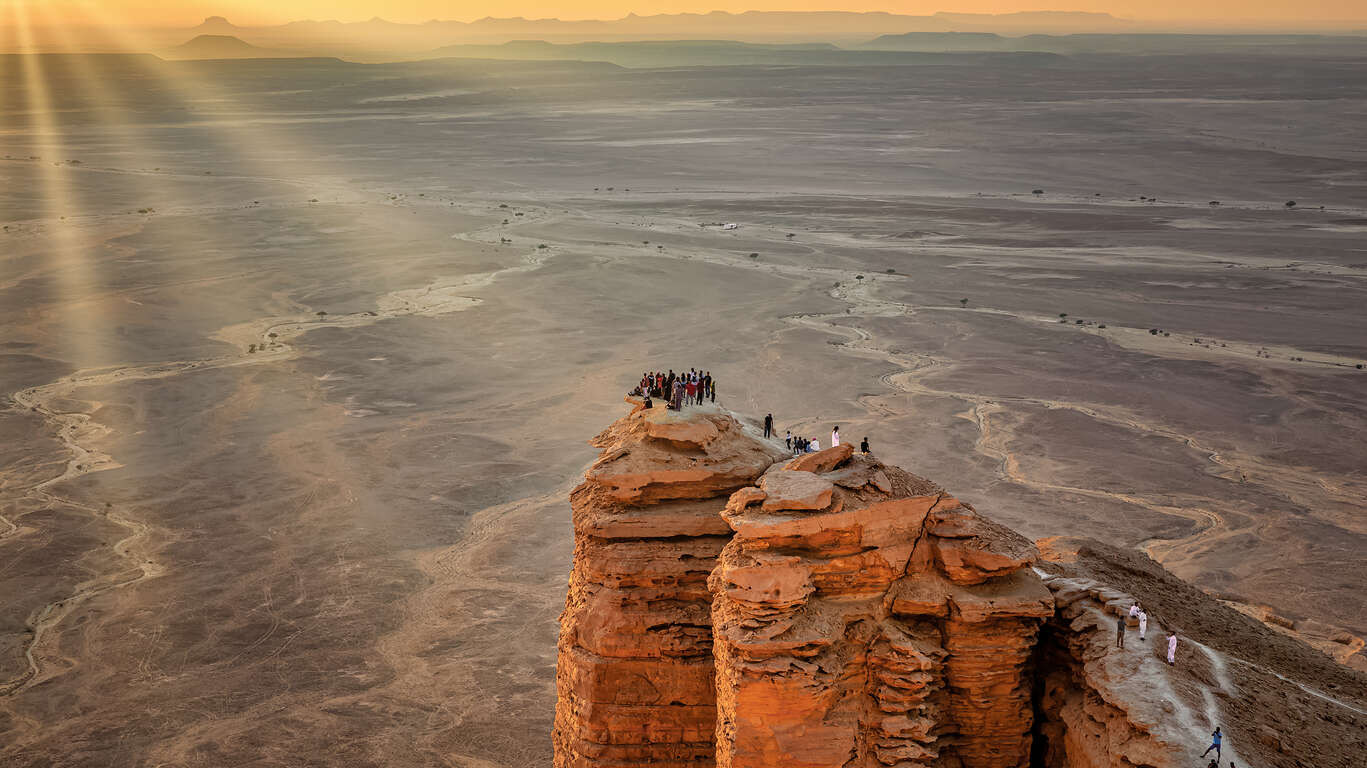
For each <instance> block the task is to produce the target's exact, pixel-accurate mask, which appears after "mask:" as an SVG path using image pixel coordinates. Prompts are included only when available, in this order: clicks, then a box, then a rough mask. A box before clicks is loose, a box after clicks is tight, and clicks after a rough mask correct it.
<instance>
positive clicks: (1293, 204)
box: [1286, 200, 1296, 208]
mask: <svg viewBox="0 0 1367 768" xmlns="http://www.w3.org/2000/svg"><path fill="white" fill-rule="evenodd" d="M1286 207H1287V208H1295V207H1296V201H1295V200H1287V201H1286Z"/></svg>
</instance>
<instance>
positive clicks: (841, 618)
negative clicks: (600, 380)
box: [709, 446, 1053, 768]
mask: <svg viewBox="0 0 1367 768" xmlns="http://www.w3.org/2000/svg"><path fill="white" fill-rule="evenodd" d="M802 467H805V468H807V469H806V470H804V469H802ZM820 502H825V503H824V505H821V506H818V504H819V503H820ZM724 516H725V518H726V521H727V522H728V523H729V524H730V526H731V527H732V528H733V529H734V531H735V536H734V538H733V539H732V541H731V542H730V543H729V544H728V545H727V546H726V548H725V549H724V550H723V552H722V555H721V557H720V560H719V562H718V565H717V568H716V570H715V571H714V573H713V575H712V578H711V581H710V582H709V585H710V588H711V590H712V592H713V594H714V595H715V601H714V603H713V607H712V620H713V631H714V636H715V644H714V651H713V653H714V656H715V658H716V668H717V673H716V682H717V692H718V693H717V717H718V726H717V765H718V766H725V767H726V768H742V767H744V768H757V767H758V766H778V765H783V766H812V767H813V768H815V767H816V766H851V767H853V766H869V767H870V768H872V767H873V766H914V765H925V766H931V765H962V766H965V767H966V768H999V767H1000V768H1007V767H1010V768H1014V767H1015V766H1025V765H1028V764H1029V759H1030V745H1031V739H1030V734H1031V726H1032V719H1033V718H1032V704H1031V687H1032V677H1031V676H1030V674H1029V666H1030V661H1031V657H1032V653H1033V649H1034V645H1035V636H1036V633H1037V630H1038V627H1039V624H1040V622H1041V620H1042V619H1043V618H1045V617H1047V616H1051V615H1053V599H1052V596H1051V595H1050V593H1049V591H1048V590H1047V589H1046V588H1045V587H1044V585H1043V584H1042V582H1041V581H1040V580H1039V578H1038V577H1037V576H1036V575H1035V574H1034V573H1033V572H1031V571H1030V570H1029V569H1028V568H1027V567H1026V566H1028V564H1029V563H1030V562H1031V561H1032V559H1033V546H1032V545H1031V544H1030V543H1029V542H1028V541H1026V540H1024V539H1022V538H1020V537H1019V536H1016V535H1015V534H1012V533H1010V532H1009V531H1006V530H1005V529H1002V528H999V527H997V526H995V525H992V524H991V523H989V522H987V521H985V520H983V519H981V518H980V517H978V516H977V514H976V513H975V512H973V510H972V509H971V508H969V507H967V506H966V505H963V504H961V503H960V502H958V501H957V500H955V499H953V498H952V497H950V496H948V495H946V494H944V493H943V492H942V491H940V489H939V488H937V487H935V486H934V485H932V484H930V483H929V482H927V481H924V480H921V479H920V478H917V477H915V476H913V475H909V474H907V473H906V472H903V471H902V470H900V469H897V468H895V467H886V466H883V465H882V464H880V463H878V462H876V461H874V460H872V459H870V458H868V457H865V456H862V455H861V456H854V455H852V453H851V451H849V450H848V446H841V447H840V448H835V449H830V450H828V451H823V452H821V453H817V454H812V455H810V456H804V457H801V458H799V459H797V460H795V461H793V462H789V463H788V464H787V465H786V468H784V469H772V470H770V471H769V472H768V473H766V474H765V475H764V477H763V478H762V479H761V481H760V483H759V484H758V487H757V488H746V489H742V490H740V491H738V492H736V493H735V494H734V495H733V496H732V497H731V499H730V501H729V502H728V504H727V507H726V511H725V512H724Z"/></svg>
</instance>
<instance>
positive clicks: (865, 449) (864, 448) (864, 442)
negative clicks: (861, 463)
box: [859, 437, 869, 453]
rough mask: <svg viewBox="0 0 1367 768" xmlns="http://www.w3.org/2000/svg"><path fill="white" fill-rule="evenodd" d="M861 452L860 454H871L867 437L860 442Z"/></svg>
mask: <svg viewBox="0 0 1367 768" xmlns="http://www.w3.org/2000/svg"><path fill="white" fill-rule="evenodd" d="M859 452H860V453H868V452H869V439H868V438H867V437H865V438H864V439H863V440H860V441H859Z"/></svg>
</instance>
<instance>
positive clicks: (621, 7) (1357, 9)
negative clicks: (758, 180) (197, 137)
mask: <svg viewBox="0 0 1367 768" xmlns="http://www.w3.org/2000/svg"><path fill="white" fill-rule="evenodd" d="M5 4H6V5H15V4H17V5H28V6H30V7H31V8H33V9H39V8H41V9H42V10H43V11H44V15H46V16H47V17H48V18H50V19H52V20H53V21H63V22H65V23H87V22H88V21H90V19H91V15H92V1H91V0H6V2H5ZM97 5H98V8H99V14H100V15H103V16H105V17H107V18H111V19H117V20H118V23H119V24H123V25H128V26H180V25H190V24H194V23H196V22H198V21H199V20H201V19H202V18H204V17H206V16H209V15H218V16H226V17H228V18H229V19H230V20H232V21H233V22H234V23H237V24H243V25H264V24H280V23H285V22H288V21H295V20H300V19H317V20H326V19H336V20H340V21H362V20H366V19H370V18H373V17H381V18H384V19H385V20H387V21H394V22H404V23H420V22H425V21H428V20H431V19H440V20H457V21H471V20H475V19H479V18H483V17H486V16H494V17H499V18H506V17H514V16H522V17H526V18H560V19H614V18H619V17H622V16H625V15H627V14H629V13H635V14H638V15H651V14H666V13H669V14H673V13H708V12H710V11H727V12H731V13H740V12H744V11H855V12H862V11H883V12H888V13H897V14H907V15H927V14H933V13H936V12H940V11H944V12H954V13H992V14H998V13H1016V12H1022V11H1041V10H1050V11H1085V12H1094V13H1109V14H1112V15H1115V16H1119V17H1124V18H1131V19H1145V20H1151V19H1178V20H1193V19H1199V20H1211V21H1225V22H1238V21H1240V20H1260V21H1270V20H1293V21H1295V22H1297V23H1303V22H1305V21H1308V20H1329V21H1352V20H1362V19H1364V18H1367V11H1364V4H1363V3H1361V2H1358V1H1357V0H1308V1H1307V2H1301V3H1296V4H1295V5H1294V6H1289V5H1288V4H1287V3H1284V2H1278V1H1276V0H1254V1H1252V2H1247V1H1244V0H1196V1H1195V2H1186V1H1185V0H1155V1H1154V2H1147V1H1141V0H1069V1H1068V2H1066V3H1059V4H1041V3H1039V2H1037V1H1036V0H947V1H946V2H935V0H929V1H926V0H923V1H922V2H909V3H906V2H878V1H877V0H873V1H872V2H861V1H856V2H841V1H840V0H754V1H753V2H751V1H750V0H745V1H744V2H727V1H725V0H723V1H722V2H711V1H710V0H709V1H708V2H655V3H648V4H644V5H643V4H640V3H636V2H632V0H566V1H565V2H555V1H554V0H509V1H508V2H499V3H490V4H482V3H469V2H447V1H446V0H388V1H387V2H383V3H379V2H375V0H283V1H281V2H274V1H273V0H178V1H177V2H173V3H165V2H156V1H155V0H98V3H97ZM0 23H3V22H0Z"/></svg>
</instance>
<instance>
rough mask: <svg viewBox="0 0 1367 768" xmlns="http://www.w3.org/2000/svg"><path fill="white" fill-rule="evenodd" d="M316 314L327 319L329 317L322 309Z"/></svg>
mask: <svg viewBox="0 0 1367 768" xmlns="http://www.w3.org/2000/svg"><path fill="white" fill-rule="evenodd" d="M314 314H316V315H318V316H319V317H327V316H328V313H327V312H325V311H323V310H321V309H320V310H318V311H317V312H315V313H314Z"/></svg>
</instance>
